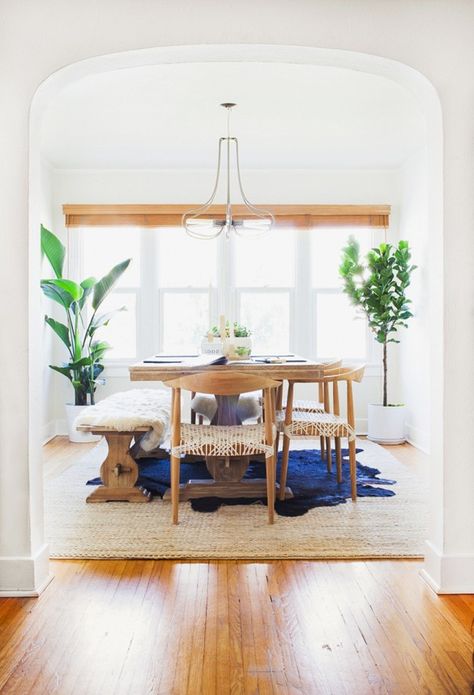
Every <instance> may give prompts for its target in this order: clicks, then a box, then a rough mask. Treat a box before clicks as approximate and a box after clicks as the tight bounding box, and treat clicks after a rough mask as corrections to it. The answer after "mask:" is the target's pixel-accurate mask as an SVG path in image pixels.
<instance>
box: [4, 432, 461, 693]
mask: <svg viewBox="0 0 474 695" xmlns="http://www.w3.org/2000/svg"><path fill="white" fill-rule="evenodd" d="M57 447H58V444H57V443H56V444H55V445H52V446H51V449H50V451H51V452H52V453H54V455H55V456H56V455H57V453H58V452H57V451H55V449H57ZM69 451H70V454H71V457H72V458H73V457H74V453H73V451H72V449H69ZM81 451H82V452H83V451H84V448H82V449H81ZM392 451H393V449H392ZM76 455H77V453H76ZM404 455H405V456H414V454H413V452H410V451H409V450H408V449H407V450H406V451H405V454H404ZM51 564H52V569H53V572H54V575H55V578H54V580H53V582H52V583H51V584H50V585H49V587H48V588H47V589H46V591H45V592H44V593H43V594H42V595H41V596H40V598H39V599H13V598H12V599H3V600H0V693H1V694H2V695H5V694H7V693H14V694H15V695H17V694H18V695H27V694H28V693H32V694H33V695H41V694H43V693H44V694H46V693H47V694H48V695H50V694H53V693H55V694H57V695H108V694H109V693H110V694H122V693H128V694H130V695H142V694H150V695H151V694H153V695H171V694H177V695H181V694H187V693H192V694H196V695H198V694H199V695H201V694H202V695H213V694H216V695H224V694H226V693H232V694H233V695H237V694H238V693H248V694H254V693H262V694H266V693H278V694H279V693H285V694H288V695H296V694H299V695H303V694H304V695H311V694H312V693H314V694H319V693H334V694H335V695H343V694H345V693H348V694H349V693H350V694H351V695H366V694H367V693H395V694H397V695H398V694H400V695H409V694H411V693H414V694H417V695H418V693H439V694H440V695H441V694H443V695H444V694H445V693H448V694H449V693H466V694H467V693H471V692H473V690H472V688H473V685H472V684H473V669H472V665H473V664H472V657H473V640H472V634H473V620H474V596H444V597H439V596H436V595H435V594H434V593H433V592H432V591H431V590H430V589H429V587H428V586H427V585H426V584H425V583H424V582H423V581H422V579H421V578H420V576H419V570H420V567H421V564H420V563H419V562H416V561H372V562H343V561H339V562H324V561H319V562H306V561H279V562H262V563H249V562H231V561H219V562H211V563H202V562H194V563H189V562H174V561H163V560H160V561H158V560H140V561H123V560H114V561H111V560H94V561H91V560H89V561H84V560H77V561H55V562H52V563H51Z"/></svg>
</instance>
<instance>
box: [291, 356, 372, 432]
mask: <svg viewBox="0 0 474 695" xmlns="http://www.w3.org/2000/svg"><path fill="white" fill-rule="evenodd" d="M364 372H365V364H363V365H356V366H355V365H347V366H345V367H342V366H337V367H324V368H322V369H321V376H320V377H319V378H317V379H314V381H315V383H319V385H320V387H321V386H322V387H323V389H322V395H323V398H322V401H323V403H324V409H325V411H326V412H330V411H331V404H330V396H329V386H330V384H332V385H333V388H332V397H333V411H334V414H335V415H339V414H340V405H339V390H338V384H339V382H340V381H345V382H346V385H347V420H348V422H349V424H350V425H351V426H352V427H354V424H355V416H354V398H353V394H352V382H353V381H356V382H360V381H362V378H363V376H364ZM293 388H294V382H290V384H289V388H288V398H287V411H286V416H285V422H286V424H289V423H290V422H291V417H292V411H293Z"/></svg>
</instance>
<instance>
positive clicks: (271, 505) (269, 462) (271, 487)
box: [265, 456, 275, 524]
mask: <svg viewBox="0 0 474 695" xmlns="http://www.w3.org/2000/svg"><path fill="white" fill-rule="evenodd" d="M265 468H266V474H267V506H268V523H269V524H273V520H274V516H275V457H274V456H269V457H268V458H266V459H265Z"/></svg>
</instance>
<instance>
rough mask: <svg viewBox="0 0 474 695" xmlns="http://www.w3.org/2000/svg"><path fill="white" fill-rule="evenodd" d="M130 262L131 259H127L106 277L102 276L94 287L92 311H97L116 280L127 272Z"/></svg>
mask: <svg viewBox="0 0 474 695" xmlns="http://www.w3.org/2000/svg"><path fill="white" fill-rule="evenodd" d="M130 261H131V259H130V258H127V260H126V261H122V262H121V263H118V264H117V265H116V266H114V267H113V268H112V270H111V271H110V272H109V273H107V275H104V277H103V278H101V279H100V280H99V282H97V283H96V285H95V286H94V295H93V297H92V307H93V308H94V309H97V308H98V307H99V306H100V305H101V304H102V302H103V301H104V299H105V298H106V297H107V295H108V294H109V292H110V291H111V290H112V288H113V287H114V285H115V283H116V282H117V280H118V279H119V278H120V276H121V275H122V274H123V273H124V272H125V271H126V270H127V268H128V266H129V265H130Z"/></svg>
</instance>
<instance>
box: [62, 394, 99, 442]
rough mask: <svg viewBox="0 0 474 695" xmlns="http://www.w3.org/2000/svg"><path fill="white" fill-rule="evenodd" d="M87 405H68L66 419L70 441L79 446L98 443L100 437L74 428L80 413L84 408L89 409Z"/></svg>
mask: <svg viewBox="0 0 474 695" xmlns="http://www.w3.org/2000/svg"><path fill="white" fill-rule="evenodd" d="M88 407H89V406H87V405H72V404H71V403H66V419H67V432H68V435H69V441H70V442H75V443H77V444H80V443H82V444H85V443H87V442H98V441H99V439H100V435H97V434H91V433H90V432H79V431H78V430H76V428H75V427H74V421H75V420H76V418H77V416H78V415H79V413H81V412H82V411H83V410H84V408H88Z"/></svg>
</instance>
